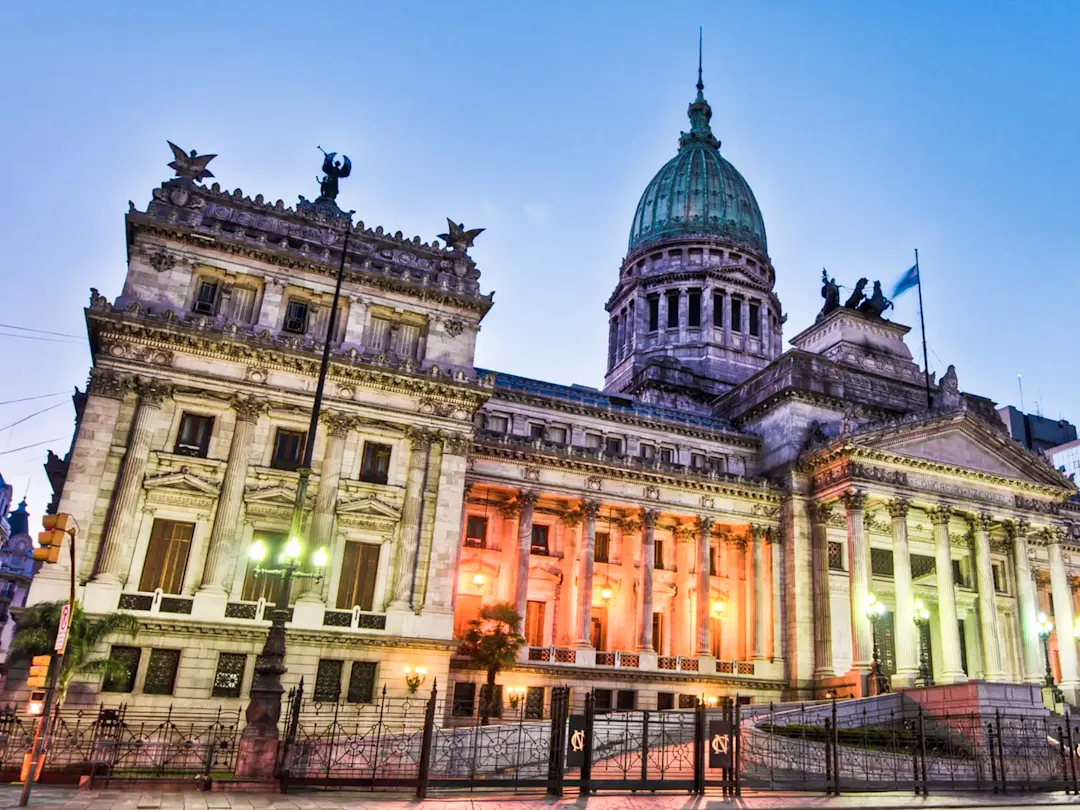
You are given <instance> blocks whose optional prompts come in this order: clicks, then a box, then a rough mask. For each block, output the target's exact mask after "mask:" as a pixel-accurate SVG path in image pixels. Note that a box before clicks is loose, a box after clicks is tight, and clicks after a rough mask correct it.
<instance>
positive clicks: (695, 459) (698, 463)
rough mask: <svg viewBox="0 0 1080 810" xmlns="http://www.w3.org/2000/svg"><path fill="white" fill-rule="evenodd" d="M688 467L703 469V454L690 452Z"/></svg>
mask: <svg viewBox="0 0 1080 810" xmlns="http://www.w3.org/2000/svg"><path fill="white" fill-rule="evenodd" d="M690 467H691V469H694V470H703V469H705V456H703V455H702V454H701V453H691V454H690Z"/></svg>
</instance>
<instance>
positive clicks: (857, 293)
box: [844, 278, 867, 309]
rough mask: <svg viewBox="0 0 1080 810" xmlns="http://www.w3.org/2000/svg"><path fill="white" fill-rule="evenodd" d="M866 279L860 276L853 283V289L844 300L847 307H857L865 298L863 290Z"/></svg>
mask: <svg viewBox="0 0 1080 810" xmlns="http://www.w3.org/2000/svg"><path fill="white" fill-rule="evenodd" d="M866 284H867V279H865V278H860V279H859V280H858V281H857V282H856V283H855V289H854V290H853V291H852V293H851V296H850V297H849V298H848V300H847V301H845V302H844V306H845V307H847V308H848V309H858V308H859V304H861V303H862V302H863V300H864V299H865V298H866V294H865V293H864V292H863V290H865V289H866Z"/></svg>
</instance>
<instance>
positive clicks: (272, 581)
mask: <svg viewBox="0 0 1080 810" xmlns="http://www.w3.org/2000/svg"><path fill="white" fill-rule="evenodd" d="M252 539H253V541H254V542H256V543H262V544H263V546H264V547H265V548H266V558H265V559H267V560H269V561H271V563H270V564H273V562H272V561H273V560H276V559H277V558H278V556H279V555H280V554H281V552H282V550H283V549H284V546H285V533H284V532H255V535H254V537H253V538H252ZM257 566H258V563H256V562H255V561H254V560H252V559H250V558H249V559H248V564H247V573H246V574H245V575H244V585H243V587H242V588H241V589H240V598H241V599H242V600H243V601H245V602H257V601H259V599H265V600H266V601H267V602H276V601H277V594H278V587H280V583H281V578H280V577H262V576H256V575H255V568H256V567H257Z"/></svg>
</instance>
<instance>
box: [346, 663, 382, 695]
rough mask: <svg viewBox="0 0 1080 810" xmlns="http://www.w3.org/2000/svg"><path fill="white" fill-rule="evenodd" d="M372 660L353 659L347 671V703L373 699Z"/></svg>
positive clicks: (373, 670) (373, 673)
mask: <svg viewBox="0 0 1080 810" xmlns="http://www.w3.org/2000/svg"><path fill="white" fill-rule="evenodd" d="M376 666H377V665H376V663H375V662H374V661H353V662H352V669H351V671H350V672H349V692H348V695H347V696H346V699H347V700H348V701H349V703H371V702H372V701H373V700H374V699H375V672H376Z"/></svg>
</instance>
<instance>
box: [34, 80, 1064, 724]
mask: <svg viewBox="0 0 1080 810" xmlns="http://www.w3.org/2000/svg"><path fill="white" fill-rule="evenodd" d="M688 114H689V130H688V131H687V132H684V133H682V134H681V136H680V137H679V140H678V151H677V152H676V154H675V156H674V157H672V159H671V160H670V161H669V162H668V163H667V164H665V165H664V166H663V167H662V168H661V169H660V171H659V172H658V173H657V174H656V176H655V177H654V178H653V180H652V181H651V182H650V183H649V184H648V186H647V187H646V189H645V191H644V193H643V194H642V195H641V198H640V201H639V202H638V204H637V208H636V210H635V211H634V213H633V219H632V222H631V224H630V238H629V245H628V248H627V251H626V255H625V258H624V259H623V261H622V264H621V267H620V269H619V274H618V278H614V279H612V281H613V289H612V292H611V295H610V297H609V298H608V300H607V301H606V302H604V309H605V310H606V313H607V319H608V325H609V338H608V345H607V365H606V368H607V373H606V376H605V378H604V384H603V388H602V389H600V388H591V387H585V386H579V385H573V386H564V385H557V384H553V383H547V382H542V381H538V380H532V379H527V378H524V377H520V376H516V375H514V374H513V373H511V371H510V370H493V369H483V368H476V367H475V365H474V359H473V358H474V352H475V347H476V341H477V339H478V331H479V328H480V324H481V321H482V320H483V318H484V316H485V315H486V313H487V312H488V310H489V309H490V308H491V306H492V297H491V295H490V294H485V292H484V291H483V279H482V276H481V273H480V270H479V268H478V267H477V265H476V263H475V261H474V260H473V258H472V257H471V256H470V255H469V252H468V250H469V247H470V245H471V236H470V234H469V233H468V232H464V230H463V228H462V227H461V226H456V225H452V227H451V229H450V231H451V233H450V234H449V235H447V237H448V238H447V239H446V241H448V242H449V244H445V245H444V244H441V243H440V242H437V241H431V242H425V241H423V240H422V239H421V238H419V237H417V238H407V237H404V236H403V235H402V234H401V232H400V231H398V232H396V233H392V232H391V231H390V230H386V229H384V228H383V227H382V226H379V227H369V226H367V225H365V224H364V223H362V222H357V223H355V224H350V222H349V219H348V218H347V217H346V216H345V215H344V214H342V213H341V212H340V210H339V209H338V208H337V206H336V204H335V203H334V202H333V198H332V196H331V197H329V198H327V197H326V194H325V191H324V197H320V199H319V200H317V201H315V202H314V203H312V202H309V201H307V200H305V199H304V198H302V197H301V198H300V202H299V203H298V204H297V205H296V206H295V207H291V208H290V207H287V206H286V205H285V204H284V203H283V202H282V201H281V200H278V201H277V202H269V201H267V200H265V199H264V198H263V196H262V195H261V194H259V195H255V196H253V197H252V196H247V195H245V194H244V193H243V192H241V191H240V190H239V189H237V190H236V191H232V192H230V191H226V190H224V189H222V188H221V187H219V185H218V183H216V182H215V183H213V184H212V185H211V184H208V183H206V182H203V180H204V178H206V177H208V176H209V177H212V175H209V173H208V172H206V171H205V164H206V162H208V158H206V157H203V158H199V157H197V156H196V154H195V153H194V152H193V153H192V154H191V157H190V158H187V157H185V156H184V154H183V152H182V151H180V150H178V149H177V150H175V151H176V153H177V161H176V162H174V163H173V164H170V165H172V166H173V167H174V168H176V171H177V176H176V177H175V178H173V179H170V180H167V181H166V182H164V183H162V185H161V186H160V187H159V188H156V189H154V190H153V194H152V197H151V199H150V201H149V203H148V204H147V205H146V206H145V207H143V208H140V207H137V206H135V205H134V204H132V205H131V206H130V210H129V211H128V213H127V216H126V233H127V249H128V271H127V276H126V280H125V282H124V286H123V289H122V290H119V291H108V292H107V293H102V292H99V291H98V290H92V291H91V297H90V305H89V307H88V308H87V309H86V324H87V329H88V333H89V339H90V345H91V348H92V354H93V367H92V369H91V371H90V381H89V387H88V390H87V392H86V396H85V398H82V399H80V400H79V412H78V419H77V428H76V432H75V436H74V440H73V444H72V447H71V450H70V453H69V454H68V456H67V458H66V459H65V460H63V461H62V462H61V461H60V460H59V459H56V460H54V462H53V463H52V464H51V465H50V476H51V478H52V479H53V480H54V482H55V484H56V486H57V488H58V489H57V500H56V508H57V509H58V510H59V511H62V512H67V513H70V514H71V515H73V516H74V517H75V519H76V520H77V522H78V525H79V527H80V534H79V536H78V541H77V553H76V566H77V570H76V572H75V573H76V577H77V581H78V587H79V593H80V598H81V599H82V600H83V602H84V604H85V607H86V609H87V611H89V612H90V613H108V612H111V611H116V610H122V611H129V612H131V613H132V614H133V615H135V616H137V617H138V618H139V620H140V622H141V623H142V626H143V630H142V631H141V632H140V633H139V635H138V636H136V637H134V638H133V639H132V638H119V639H114V640H113V641H112V644H111V647H110V649H108V650H102V651H101V652H102V654H105V653H107V654H109V655H110V656H111V657H112V658H113V659H114V660H116V661H119V662H121V663H122V664H123V665H124V674H123V675H119V676H118V675H113V676H111V677H110V678H108V679H106V680H105V681H104V682H87V683H84V684H81V691H80V689H73V691H72V696H71V699H70V700H71V701H72V702H79V701H84V702H99V701H101V700H109V699H121V700H123V701H126V702H128V703H135V704H140V705H143V704H145V705H151V706H152V705H160V706H166V705H217V704H223V705H226V706H229V707H233V708H235V707H237V706H241V705H243V703H245V702H246V700H247V695H248V690H249V688H250V685H251V681H252V677H253V670H254V665H255V661H256V657H257V655H258V654H259V652H260V650H261V649H262V646H263V642H264V640H265V638H266V635H267V628H268V627H269V621H268V613H269V610H270V608H271V607H272V605H273V603H274V601H275V600H276V599H277V596H278V588H280V587H281V586H282V583H281V579H280V578H275V577H268V576H259V575H257V573H256V571H255V567H256V563H255V562H253V560H252V557H251V555H250V553H249V552H250V549H251V548H252V547H253V546H254V547H256V548H258V549H260V550H262V551H263V552H264V553H265V555H266V557H267V558H269V559H274V558H276V557H277V555H278V554H279V553H280V552H281V550H282V549H283V548H284V546H285V544H286V541H287V538H288V535H289V527H290V518H291V515H292V512H293V504H294V501H295V500H296V495H297V488H298V486H299V484H300V473H298V471H297V470H298V467H300V466H301V462H302V455H303V451H304V447H305V443H306V441H307V434H306V431H307V430H308V423H309V420H310V415H311V411H312V407H313V393H314V390H315V386H316V380H317V378H318V374H319V367H320V357H321V353H322V348H323V344H324V341H327V340H328V341H329V344H330V354H329V371H328V378H327V385H326V390H325V397H324V399H323V402H322V411H321V422H320V425H319V429H318V431H317V433H316V435H315V438H314V462H313V465H312V470H313V472H312V475H311V478H310V484H309V486H308V489H307V496H306V498H307V500H306V509H305V512H304V522H303V527H302V532H301V535H302V546H303V552H302V569H303V570H304V571H306V572H308V573H316V571H315V566H316V562H317V561H318V560H317V556H318V552H319V551H324V552H325V555H326V561H327V564H326V565H324V566H321V567H319V571H320V572H321V573H322V576H321V577H320V578H317V579H316V578H306V579H299V580H297V581H295V582H294V583H293V586H292V596H291V614H290V620H289V623H288V625H287V641H288V653H287V658H286V660H285V664H286V666H287V668H288V672H287V674H286V675H285V676H284V682H285V685H286V687H290V686H293V685H295V684H297V683H298V682H299V680H300V678H301V677H303V678H304V680H305V684H306V687H305V688H306V689H307V690H308V691H307V694H309V695H311V696H313V697H314V698H315V699H316V700H320V701H332V700H339V699H340V700H343V701H352V702H355V703H365V702H371V701H372V700H374V699H375V698H376V696H377V695H379V694H382V693H383V690H384V689H385V690H386V693H387V694H389V695H396V696H400V695H405V694H407V689H408V687H407V685H406V680H405V673H406V668H409V669H410V670H411V672H412V673H413V676H414V678H413V680H415V675H416V674H417V673H418V672H419V673H420V674H421V676H422V677H423V678H424V679H426V685H423V686H421V687H420V694H426V692H427V690H428V689H429V688H430V686H431V684H432V683H433V682H434V681H436V680H437V682H438V686H439V689H440V693H441V694H446V695H448V696H452V701H449V702H448V708H447V715H448V719H451V718H452V717H457V718H465V717H475V713H476V712H477V710H478V709H477V707H478V705H479V702H480V699H481V693H482V684H483V682H484V681H485V673H484V672H483V671H481V670H479V669H476V668H474V667H473V665H472V664H471V663H470V661H469V660H467V659H465V658H463V657H461V656H459V655H456V650H457V648H458V646H459V643H460V638H461V637H462V635H463V633H464V632H465V630H466V629H467V628H468V626H469V622H470V621H471V620H473V619H474V618H476V617H478V616H479V614H480V610H481V607H482V606H484V605H488V604H493V603H498V602H507V603H511V604H513V605H515V606H516V607H517V609H518V611H519V612H520V614H521V615H522V616H523V618H524V623H523V627H522V633H523V635H524V636H525V638H526V641H527V646H526V647H525V648H523V649H522V650H521V651H520V653H519V655H518V659H517V663H516V664H515V665H514V666H512V667H509V668H507V669H506V670H504V671H503V672H502V673H500V675H499V678H498V682H499V690H500V692H501V695H502V697H501V701H500V702H501V703H502V704H503V705H505V706H507V707H509V706H510V705H513V706H515V707H519V706H520V707H522V708H520V709H519V710H521V711H523V712H524V713H525V716H526V717H530V718H536V717H542V716H544V712H545V708H544V707H545V705H546V701H547V700H549V698H550V690H551V688H552V687H553V686H569V687H570V688H571V695H572V698H573V700H574V701H575V702H579V701H580V700H582V699H583V696H584V694H585V693H586V691H587V690H595V700H596V706H597V708H599V709H605V708H611V709H629V708H659V709H665V708H678V707H685V706H688V705H692V704H693V702H694V701H695V700H696V699H700V698H704V699H705V700H706V701H711V700H712V699H713V698H720V697H726V696H731V697H734V696H738V697H739V698H741V699H744V700H749V701H753V702H761V701H770V700H792V699H809V698H821V697H824V696H826V695H838V696H841V697H843V696H858V695H866V694H870V693H872V692H873V691H874V690H876V689H881V688H885V687H886V686H887V687H889V688H892V689H899V688H904V687H911V686H915V685H917V684H922V683H927V682H929V681H931V680H932V681H933V682H935V683H952V682H959V681H966V680H968V679H975V680H985V681H993V682H1013V683H1040V682H1043V681H1044V680H1045V678H1046V675H1047V670H1048V668H1049V670H1050V672H1051V674H1052V675H1053V678H1054V679H1055V680H1056V681H1057V683H1058V684H1059V686H1060V688H1061V690H1062V692H1063V693H1064V696H1065V698H1066V699H1067V700H1069V701H1071V702H1075V701H1076V699H1077V694H1078V687H1080V679H1078V673H1077V648H1076V640H1075V637H1074V612H1075V591H1076V589H1077V583H1078V581H1080V578H1078V575H1080V511H1078V510H1077V506H1076V505H1075V504H1074V503H1073V502H1071V501H1070V500H1069V499H1070V498H1071V497H1072V496H1073V495H1074V494H1075V492H1076V489H1075V487H1074V486H1073V484H1072V483H1071V482H1070V481H1069V480H1068V479H1067V478H1065V477H1064V476H1063V475H1062V474H1061V473H1059V472H1057V471H1056V470H1054V469H1053V468H1052V467H1051V466H1050V465H1049V464H1048V463H1047V462H1046V461H1045V460H1044V459H1043V458H1042V457H1040V456H1037V455H1035V454H1033V453H1032V452H1030V451H1028V450H1026V449H1025V448H1023V447H1022V446H1021V445H1020V444H1018V443H1017V442H1016V441H1014V440H1013V439H1011V438H1010V437H1009V436H1008V435H1007V434H1006V433H1005V431H1004V429H1003V424H1002V422H1001V420H1000V419H999V418H998V416H997V415H996V413H995V410H994V408H995V404H994V403H993V402H991V401H990V400H988V399H986V398H984V397H980V396H977V395H973V394H968V393H963V392H961V390H960V389H959V387H958V381H957V376H956V373H955V371H953V370H952V369H951V368H950V370H949V372H948V373H947V374H946V375H944V376H942V377H941V378H940V379H939V380H933V381H931V379H930V378H929V377H924V372H923V369H921V368H920V367H919V366H918V365H917V364H916V363H915V362H914V360H913V357H912V354H911V352H910V350H909V348H908V346H907V345H906V343H905V336H906V335H907V333H908V327H906V326H903V325H901V324H898V323H895V322H892V321H889V320H887V319H885V318H882V317H881V316H880V314H879V312H876V311H875V310H874V307H872V306H870V307H868V306H867V303H868V301H860V300H858V299H856V298H855V297H853V299H852V300H849V302H848V305H840V304H839V302H837V301H835V300H834V301H832V302H831V303H830V301H829V298H828V296H826V301H825V306H824V307H823V310H822V314H821V315H819V316H818V318H817V319H816V321H815V322H814V323H810V324H802V325H801V326H802V328H801V331H798V332H797V333H796V334H794V335H793V336H790V337H789V338H788V340H787V347H786V348H785V341H784V327H785V322H786V315H785V312H784V308H783V306H782V304H781V301H780V300H779V299H778V298H777V296H776V294H775V293H774V285H775V280H776V272H777V271H776V269H775V268H774V267H773V264H772V261H771V260H770V258H769V252H768V242H767V239H766V231H765V225H764V219H763V217H762V212H761V211H760V209H759V207H758V203H757V201H756V199H755V198H754V194H753V192H752V191H751V188H750V186H749V184H748V183H747V181H746V180H745V179H744V178H743V177H742V175H741V174H740V173H739V172H738V171H737V170H736V169H735V167H734V166H732V164H731V163H729V162H728V161H727V160H726V159H725V157H724V156H723V155H722V154H721V150H720V142H719V140H718V139H717V137H716V135H715V134H714V133H713V131H712V128H711V126H710V118H711V116H712V111H711V109H710V107H709V105H708V103H707V102H706V100H705V98H704V95H703V92H702V85H701V82H700V79H699V82H698V92H697V97H696V99H695V100H694V101H693V102H692V103H691V104H690V107H689V111H688ZM673 128H674V127H673ZM332 158H333V156H330V157H329V158H328V160H330V161H332ZM200 161H201V162H200ZM193 167H194V168H193ZM324 168H325V167H324ZM335 180H336V178H335ZM628 213H629V212H628ZM346 232H347V247H346V246H345V243H346ZM343 251H344V252H345V255H344V258H343V256H342V253H343ZM342 261H344V262H345V274H344V279H345V280H344V287H343V290H342V297H341V309H340V313H339V314H340V317H339V318H338V319H337V321H336V322H335V324H334V329H333V331H332V333H331V334H329V335H328V334H327V332H328V326H329V322H330V309H331V302H332V299H333V294H334V286H335V280H336V277H337V273H338V267H339V263H340V262H342ZM826 281H827V284H826V289H828V284H829V282H828V280H826ZM834 289H835V288H834ZM599 305H600V302H597V310H598V312H597V317H600V314H599ZM60 560H61V562H60V564H57V565H47V566H45V567H44V568H43V569H42V570H41V571H40V573H39V574H38V575H37V577H36V578H35V580H34V582H33V585H32V588H31V591H30V594H29V599H28V602H29V603H31V604H33V603H37V602H42V601H49V600H62V599H66V597H67V588H68V578H69V569H67V568H66V567H65V566H66V560H67V552H66V550H65V551H64V552H63V553H62V554H61V557H60ZM1040 614H1046V616H1048V617H1052V618H1053V623H1054V629H1053V631H1052V632H1050V633H1049V638H1048V644H1047V646H1046V649H1045V653H1046V654H1045V655H1044V646H1043V639H1042V638H1041V637H1040V630H1045V629H1046V628H1048V627H1049V623H1048V622H1047V621H1041V619H1040ZM875 651H876V653H875ZM875 654H876V657H877V660H878V667H879V668H880V673H881V675H882V677H880V678H877V677H873V675H872V673H873V672H874V667H875ZM110 693H112V694H110Z"/></svg>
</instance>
